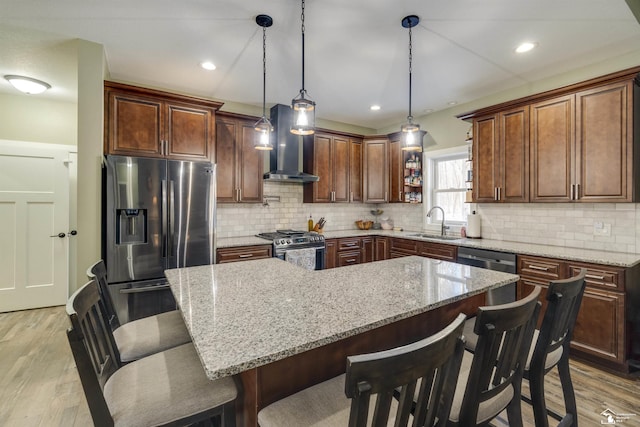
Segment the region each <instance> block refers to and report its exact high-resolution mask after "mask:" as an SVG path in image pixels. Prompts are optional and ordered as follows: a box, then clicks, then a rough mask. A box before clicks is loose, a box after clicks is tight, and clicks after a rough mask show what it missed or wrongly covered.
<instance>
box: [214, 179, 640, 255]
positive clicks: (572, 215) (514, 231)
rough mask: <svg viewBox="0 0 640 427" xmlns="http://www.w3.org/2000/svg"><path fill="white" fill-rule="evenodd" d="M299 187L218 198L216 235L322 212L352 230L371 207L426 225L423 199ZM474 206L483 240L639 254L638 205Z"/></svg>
mask: <svg viewBox="0 0 640 427" xmlns="http://www.w3.org/2000/svg"><path fill="white" fill-rule="evenodd" d="M302 192H303V186H302V185H300V184H298V183H284V182H269V181H265V183H264V195H265V198H266V201H267V203H266V204H241V203H231V204H223V203H219V204H218V211H217V213H218V214H217V220H218V223H217V231H218V238H225V237H238V236H247V235H252V234H256V233H261V232H268V231H273V230H277V229H298V230H306V228H307V220H308V219H309V215H312V216H313V220H314V222H317V221H318V220H319V219H320V218H321V217H324V218H325V219H326V220H327V224H326V225H325V230H326V231H335V230H350V229H356V226H355V224H354V221H356V220H357V219H374V217H373V215H371V213H370V211H371V210H372V209H375V208H379V209H382V210H383V211H384V213H383V215H382V217H389V218H390V219H392V220H393V222H394V225H395V226H398V227H402V228H404V229H405V230H412V231H420V230H423V229H425V228H427V227H429V226H428V225H427V224H426V223H425V206H424V205H423V204H415V205H414V204H412V205H409V204H403V203H393V204H363V203H303V202H302ZM476 210H477V211H478V213H479V214H480V215H481V217H482V237H483V238H485V239H494V240H506V241H511V242H522V243H536V244H543V245H552V246H564V247H572V248H584V249H596V250H605V251H613V252H630V253H640V204H636V203H513V204H478V205H476ZM436 228H438V227H436Z"/></svg>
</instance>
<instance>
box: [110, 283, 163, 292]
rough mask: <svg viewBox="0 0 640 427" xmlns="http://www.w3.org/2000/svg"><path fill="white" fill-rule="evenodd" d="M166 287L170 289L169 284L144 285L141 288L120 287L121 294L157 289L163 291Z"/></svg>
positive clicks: (154, 290)
mask: <svg viewBox="0 0 640 427" xmlns="http://www.w3.org/2000/svg"><path fill="white" fill-rule="evenodd" d="M164 289H169V284H168V283H167V284H164V285H152V286H144V287H140V288H126V289H120V291H119V292H120V293H121V294H139V293H142V292H156V291H161V290H164Z"/></svg>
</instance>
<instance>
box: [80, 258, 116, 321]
mask: <svg viewBox="0 0 640 427" xmlns="http://www.w3.org/2000/svg"><path fill="white" fill-rule="evenodd" d="M87 276H88V277H89V279H93V278H95V279H96V280H97V281H98V286H99V288H100V289H99V290H100V295H101V296H102V301H103V302H104V306H105V309H106V310H107V318H108V319H109V325H110V326H111V330H115V329H117V328H119V327H120V320H119V319H118V314H117V313H116V309H115V306H114V305H113V300H112V299H111V294H110V293H109V281H108V280H107V267H106V266H105V265H104V261H103V260H99V261H97V262H96V263H95V264H93V265H92V266H91V267H89V268H88V269H87Z"/></svg>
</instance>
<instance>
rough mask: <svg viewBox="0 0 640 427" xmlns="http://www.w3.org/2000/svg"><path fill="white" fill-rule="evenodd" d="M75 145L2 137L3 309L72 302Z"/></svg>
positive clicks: (0, 239) (0, 270)
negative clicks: (71, 199) (71, 185)
mask: <svg viewBox="0 0 640 427" xmlns="http://www.w3.org/2000/svg"><path fill="white" fill-rule="evenodd" d="M71 149H74V147H68V148H65V147H64V146H59V145H50V144H37V143H26V142H12V141H0V242H1V244H0V312H5V311H14V310H24V309H29V308H37V307H47V306H54V305H63V304H65V303H66V300H67V297H68V289H69V287H68V277H69V261H68V257H69V253H68V252H69V238H73V236H72V235H71V234H70V233H69V231H70V230H69V170H68V163H69V162H68V156H69V152H70V151H71ZM74 166H75V165H74ZM58 235H60V236H61V237H58ZM63 235H64V237H62V236H63ZM51 236H54V237H51Z"/></svg>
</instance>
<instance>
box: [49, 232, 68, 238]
mask: <svg viewBox="0 0 640 427" xmlns="http://www.w3.org/2000/svg"><path fill="white" fill-rule="evenodd" d="M49 237H59V238H61V239H64V238H65V237H67V235H66V234H64V233H58V234H54V235H53V236H49Z"/></svg>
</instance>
